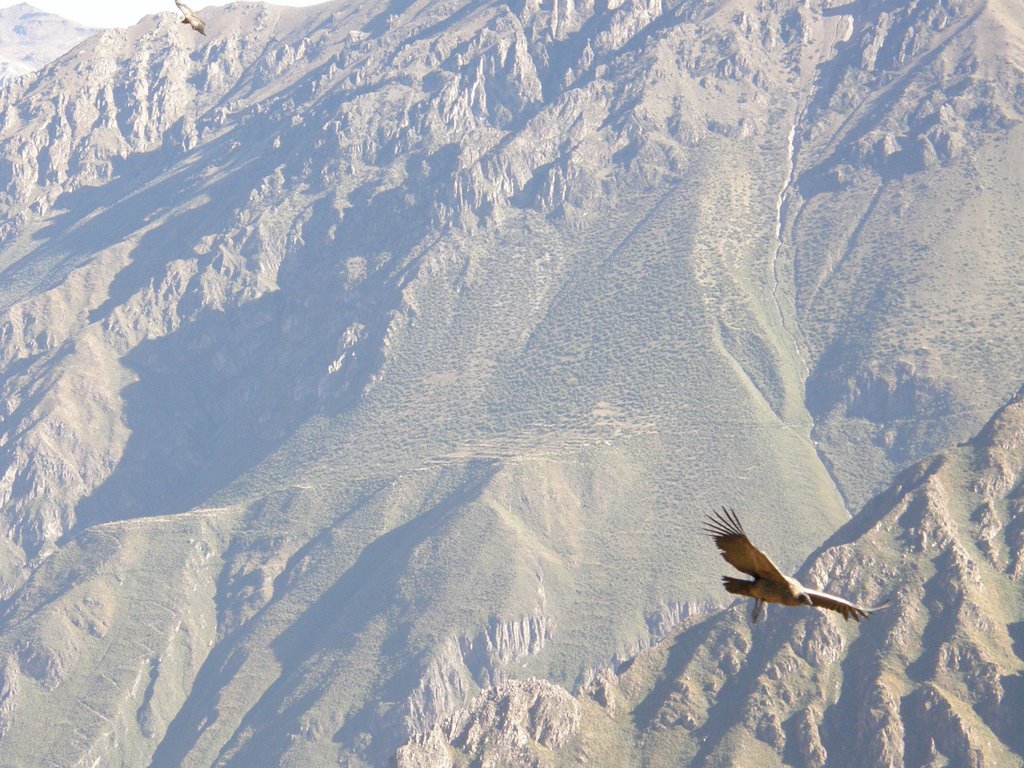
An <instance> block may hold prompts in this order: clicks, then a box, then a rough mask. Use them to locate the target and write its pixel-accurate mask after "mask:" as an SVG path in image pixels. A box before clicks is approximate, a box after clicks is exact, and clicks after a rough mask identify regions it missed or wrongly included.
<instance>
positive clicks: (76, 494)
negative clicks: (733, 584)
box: [0, 0, 1022, 766]
mask: <svg viewBox="0 0 1024 768" xmlns="http://www.w3.org/2000/svg"><path fill="white" fill-rule="evenodd" d="M1019 15H1020V12H1019V9H1018V8H1017V7H1016V6H1012V5H1010V4H1004V3H1001V2H990V3H971V2H965V3H949V2H938V0H936V1H934V2H932V1H928V2H919V3H915V4H913V5H912V6H908V8H907V9H906V10H905V11H904V10H900V9H895V10H894V9H892V8H889V7H888V6H887V5H885V4H882V3H866V4H861V5H857V6H838V7H832V6H829V5H826V4H811V5H807V4H803V3H796V2H781V1H780V2H772V3H757V4H755V3H751V2H746V1H745V0H723V2H716V3H712V4H707V3H695V2H670V1H667V0H622V1H621V2H610V1H609V2H587V1H585V0H582V1H581V2H575V3H562V2H558V3H555V4H554V5H553V6H550V7H549V5H548V4H543V3H539V2H534V1H533V0H527V2H522V3H501V2H482V3H465V2H455V1H454V0H453V1H452V2H443V3H440V2H427V1H426V0H424V1H423V2H409V3H404V4H392V6H389V8H388V9H387V10H386V11H381V10H380V9H379V8H374V7H368V6H366V4H359V3H354V2H348V0H338V1H337V2H333V3H328V4H325V5H323V6H318V7H316V8H312V9H286V8H277V7H274V6H265V5H263V4H256V3H237V4H233V5H231V6H228V7H225V8H217V9H210V10H209V12H208V13H207V18H206V21H207V24H208V31H209V32H210V34H209V36H208V37H207V38H202V37H200V36H198V35H195V34H193V33H191V30H188V29H187V28H182V25H180V24H179V23H178V22H177V20H176V19H175V17H174V14H170V13H167V14H160V15H157V16H152V17H148V18H146V19H144V20H143V21H142V22H140V24H138V25H136V26H135V27H132V28H129V29H126V30H108V31H106V32H103V33H101V34H99V35H97V36H94V37H93V38H91V39H90V40H88V41H86V42H85V43H84V44H83V45H82V46H80V47H79V49H77V50H76V51H75V52H73V53H72V54H71V55H69V56H68V57H65V58H64V59H62V60H61V61H60V62H58V63H57V64H55V65H53V66H52V67H50V68H47V69H46V70H45V71H44V72H41V73H39V74H36V75H30V76H28V77H25V78H22V79H19V80H17V81H14V82H12V83H9V84H7V85H5V86H3V90H2V92H0V208H2V216H0V232H2V234H3V246H2V249H0V373H2V378H0V395H2V397H0V419H2V423H0V600H2V602H0V670H2V671H0V727H2V729H3V731H4V740H5V750H4V752H5V755H4V756H2V757H0V761H2V760H10V761H13V762H14V764H18V763H19V762H21V763H25V762H26V761H30V760H49V761H50V762H55V763H57V764H74V763H76V762H79V761H82V762H85V763H94V762H97V761H99V762H103V763H105V764H110V765H117V764H121V765H135V764H139V763H146V764H152V765H157V766H160V765H167V766H179V765H212V764H219V765H251V764H253V762H254V761H255V760H257V758H258V759H259V760H274V761H277V762H279V763H281V764H306V765H308V764H319V763H325V762H341V763H347V764H350V765H354V766H358V765H380V764H383V762H384V761H386V760H389V759H391V758H392V757H393V756H394V755H395V750H396V749H398V748H399V747H401V746H402V745H403V744H411V745H412V746H411V747H410V750H407V751H406V752H407V753H408V754H407V757H408V759H410V760H412V759H419V758H418V757H416V755H415V753H416V747H417V746H425V747H426V748H427V749H428V753H431V754H433V753H436V754H438V755H439V754H441V751H439V750H438V747H439V745H440V744H441V741H443V742H444V743H445V744H450V743H455V744H456V745H457V747H458V748H459V750H461V751H462V752H463V758H464V759H465V760H470V759H483V758H484V756H485V753H486V751H487V747H486V744H485V741H484V740H483V737H484V735H486V733H487V732H488V731H489V730H490V729H493V728H498V729H499V730H500V729H505V730H503V731H502V733H504V734H505V735H506V736H507V739H505V741H504V742H503V744H504V747H503V748H507V750H513V751H514V753H515V754H516V755H519V757H523V756H524V755H528V756H529V759H531V760H532V759H537V760H540V761H543V760H546V759H547V756H549V754H550V755H555V756H557V757H555V758H553V759H562V758H563V757H565V756H566V755H567V754H568V753H567V752H566V751H565V750H566V749H570V750H572V749H575V748H578V749H580V750H581V751H580V754H584V753H585V751H586V750H583V749H582V747H581V739H583V736H582V735H580V734H586V733H589V731H587V727H588V725H587V723H588V722H590V721H589V720H588V717H589V716H590V715H592V714H593V713H592V712H590V710H589V709H588V708H592V705H591V704H590V703H588V702H587V700H586V699H573V698H572V697H571V696H569V695H568V694H564V695H563V693H560V692H559V690H557V688H560V689H562V690H563V691H568V690H574V689H575V688H576V687H578V686H583V685H589V684H590V683H592V682H593V683H594V684H595V685H597V684H601V685H603V683H601V682H600V680H603V679H604V678H603V677H602V678H600V680H597V681H594V680H592V679H591V675H592V673H591V672H590V670H593V669H595V668H601V667H603V666H605V665H607V664H608V662H609V659H614V660H615V663H616V664H618V663H619V662H622V661H624V660H626V659H629V658H633V657H634V656H636V654H637V652H638V651H639V650H640V649H642V648H644V647H646V646H648V645H650V644H651V643H652V642H653V641H655V640H657V639H659V638H662V637H665V636H666V635H667V634H670V633H672V632H673V631H674V628H675V627H676V626H677V625H678V624H679V623H680V622H682V623H684V624H686V623H687V622H691V623H692V622H695V621H696V620H695V619H694V618H693V617H692V615H691V614H690V613H689V611H690V609H684V608H683V607H681V606H691V607H697V608H698V609H699V607H700V606H702V605H707V601H708V600H712V601H714V600H716V599H721V596H720V594H719V586H718V583H717V573H718V570H717V568H718V567H719V566H720V564H719V563H718V562H717V558H716V556H715V555H714V553H713V552H709V551H708V548H707V547H706V542H704V541H702V540H701V539H700V538H699V537H698V536H695V535H694V530H695V529H696V527H697V519H698V518H699V516H700V513H701V511H702V510H703V509H707V508H710V507H712V506H715V505H717V504H719V503H721V501H722V499H728V501H729V503H730V504H733V505H735V506H736V507H737V508H739V509H744V510H749V512H748V513H746V514H745V516H744V519H745V520H750V521H751V527H753V526H754V525H756V524H763V523H764V522H765V521H767V520H770V519H773V518H770V517H769V516H770V514H772V512H771V511H772V510H777V509H786V510H788V512H789V514H790V515H791V519H792V521H793V524H794V525H799V526H800V527H801V530H802V531H803V534H804V535H803V536H801V537H800V538H799V540H795V539H793V538H792V537H790V536H788V535H786V533H785V531H783V530H780V529H778V528H777V527H774V526H765V527H763V528H761V531H762V533H763V535H764V537H765V541H764V544H765V546H766V548H767V549H769V550H770V551H772V552H773V554H774V555H775V556H776V557H777V559H778V560H779V561H780V564H781V565H783V566H784V567H786V568H792V569H795V568H796V567H797V565H798V564H799V563H800V562H801V561H803V559H804V558H805V556H806V554H807V551H806V548H807V547H810V546H812V545H813V542H818V541H823V540H825V539H826V538H827V537H828V536H829V535H831V534H832V533H833V532H834V531H835V530H836V529H837V528H838V527H839V526H840V525H842V524H843V523H844V522H845V521H846V520H847V519H848V514H847V512H848V510H855V509H857V508H859V506H860V504H859V501H860V500H863V499H865V498H867V497H868V496H869V495H870V494H871V493H873V492H874V491H876V490H878V489H879V488H880V487H883V486H884V485H885V484H886V483H888V482H889V481H890V479H891V477H892V476H893V473H894V471H895V469H896V468H897V467H901V466H903V465H904V464H905V463H907V462H911V463H913V462H914V461H918V460H920V459H921V458H922V457H923V456H927V455H929V454H930V453H931V452H932V451H934V450H937V449H941V448H945V447H947V446H948V445H949V444H951V443H952V442H956V441H957V440H962V439H965V438H966V437H967V436H968V435H970V434H971V433H972V432H976V431H977V429H978V428H979V427H981V426H982V424H983V423H984V421H985V419H987V418H988V416H989V415H990V414H991V413H992V411H993V410H994V409H995V407H996V404H997V403H998V402H1002V401H1005V400H1006V398H1007V397H1009V395H1010V394H1011V393H1012V391H1014V390H1015V389H1016V388H1017V387H1018V386H1019V381H1020V379H1021V376H1020V371H1021V362H1022V361H1021V359H1020V350H1019V346H1018V345H1016V344H1015V343H1014V342H1015V339H1016V328H1018V327H1019V323H1017V322H1016V319H1017V318H1018V316H1019V313H1020V311H1021V310H1020V307H1019V306H1017V305H1018V304H1019V302H1018V301H1017V297H1018V296H1019V287H1020V286H1019V280H1020V276H1019V274H1018V273H1019V270H1016V269H1015V262H1014V260H1013V258H1012V257H1010V256H1008V254H1013V253H1015V252H1016V250H1015V248H1016V244H1019V242H1020V234H1021V233H1020V231H1019V222H1016V221H1015V219H1016V213H1015V211H1016V206H1015V201H1019V199H1020V190H1021V187H1020V186H1019V184H1018V174H1019V173H1021V169H1020V168H1019V164H1015V163H1013V162H1011V161H1010V159H1011V158H1013V157H1014V156H1015V154H1014V153H1015V152H1016V150H1017V148H1019V146H1020V140H1021V138H1022V134H1021V132H1020V128H1019V121H1020V115H1021V114H1022V110H1021V108H1020V104H1019V103H1018V102H1019V93H1020V92H1021V91H1020V89H1019V84H1020V82H1019V81H1020V71H1021V70H1020V67H1019V66H1018V64H1019V60H1020V57H1019V53H1020V51H1019V48H1018V47H1017V45H1016V42H1015V41H1016V40H1017V37H1016V31H1017V30H1019V29H1020V28H1021V25H1020V23H1019V18H1018V17H1019ZM996 33H997V35H998V39H999V40H1002V41H1003V42H1004V43H1005V44H1002V45H990V44H989V42H988V41H989V40H991V39H992V38H991V37H990V35H991V34H996ZM935 201H939V202H935ZM954 203H955V204H954ZM943 207H946V208H949V211H944V210H942V209H943ZM982 212H984V215H982ZM940 214H941V215H940ZM979 222H981V223H979ZM966 255H970V257H971V258H977V259H981V260H982V261H983V263H984V265H985V268H984V270H978V269H977V268H976V266H972V265H971V264H968V261H969V260H968V259H967V257H966ZM977 272H985V273H986V274H988V275H992V276H993V279H991V280H982V279H980V278H979V276H978V274H976V273H977ZM886 276H889V277H891V278H892V279H891V280H886V279H883V278H884V277H886ZM965 335H966V341H965ZM1008 477H1009V476H1008ZM1006 482H1010V480H1007V481H1006ZM993 530H996V529H993ZM993 542H994V543H993V545H992V546H993V547H996V548H997V550H998V546H999V543H998V541H997V540H996V539H994V540H993ZM997 550H993V551H997ZM998 551H999V552H1001V551H1002V550H998ZM168 584H174V585H176V589H175V590H174V592H173V594H169V593H168V589H167V585H168ZM850 586H852V585H850ZM666 606H670V607H668V608H667V607H666ZM717 621H719V620H711V619H708V620H706V621H704V622H703V623H700V626H702V627H707V626H711V624H709V622H717ZM715 626H717V624H715ZM872 626H874V624H872ZM822 631H823V632H824V631H825V630H822ZM723 632H724V630H723ZM729 637H730V638H733V635H729ZM736 638H738V639H736ZM733 639H735V643H736V644H737V645H736V649H739V648H740V646H741V645H742V646H743V649H744V650H745V649H746V648H747V647H748V646H749V643H750V640H749V639H745V637H744V635H743V632H742V631H741V630H740V629H736V634H735V638H733ZM728 642H732V640H729V641H728ZM663 645H664V644H663ZM658 647H663V646H658ZM670 647H675V646H673V645H671V644H670ZM729 647H731V646H729ZM730 654H731V655H730V658H731V659H732V661H730V662H728V663H729V664H733V663H735V665H737V667H736V668H737V669H739V668H740V665H741V655H742V654H741V653H740V651H739V650H737V651H736V652H735V653H733V652H732V651H730ZM993 658H995V657H993ZM1006 658H1008V657H1006ZM1004 661H1006V659H1005V658H1004V657H1002V656H1000V657H998V663H999V664H1003V662H1004ZM695 663H696V662H695ZM702 663H703V662H702ZM993 663H996V662H995V661H993ZM708 664H711V662H710V661H709V662H708ZM634 666H635V665H634ZM698 666H699V665H698ZM714 669H715V668H714V667H708V669H707V670H705V671H704V672H701V674H702V675H706V676H707V677H708V679H709V680H711V679H714V680H718V677H717V675H719V673H718V672H715V671H714ZM999 669H1000V670H1001V672H1000V674H1003V673H1004V672H1006V670H1008V669H1009V667H1008V666H1006V665H1005V664H1003V667H999ZM1007 674H1008V673H1007ZM609 679H610V678H609ZM709 684H710V683H709ZM718 684H721V681H720V680H719V681H718ZM615 685H619V683H615ZM602 690H605V693H599V694H597V695H598V698H602V697H603V698H604V699H605V700H606V701H608V702H613V701H618V700H620V699H622V696H620V695H619V693H617V692H616V689H615V687H614V685H612V684H611V683H609V685H606V686H604V688H603V689H602ZM686 695H691V694H689V693H687V694H686ZM692 695H693V696H697V697H698V698H700V697H701V696H703V694H699V692H697V693H693V694H692ZM616 697H619V698H616ZM627 698H628V696H627ZM652 701H653V700H652ZM573 702H575V703H573ZM819 703H820V702H819ZM520 704H522V706H520ZM563 705H565V706H563ZM595 706H600V705H595ZM652 706H653V704H652ZM673 706H675V705H673ZM702 706H703V704H700V705H697V704H695V705H694V707H693V708H692V711H690V710H687V713H686V716H685V717H683V720H686V721H687V722H688V721H689V719H692V720H693V722H695V723H696V722H702V721H701V720H700V718H701V717H704V715H703V714H702V711H703V710H702V709H701V707H702ZM766 706H767V705H766ZM908 706H909V705H908ZM670 709H671V707H670ZM820 709H821V711H822V712H824V711H826V709H827V708H826V707H825V706H824V705H823V704H822V705H821V706H820ZM512 710H514V717H512V718H511V719H508V718H506V719H505V720H504V721H502V719H501V717H502V713H503V712H506V711H509V712H511V711H512ZM577 710H578V714H579V718H578V719H577V717H576V715H575V714H573V713H574V712H576V711H577ZM765 712H768V710H767V709H766V710H765ZM784 714H786V713H784V712H780V711H772V712H771V713H770V715H771V716H769V715H768V714H766V715H765V716H766V718H767V720H766V722H768V725H767V726H765V727H766V728H767V729H768V731H771V727H770V726H771V723H772V722H774V720H772V717H774V718H775V719H778V720H779V722H780V723H783V724H786V723H790V720H789V719H787V718H786V717H783V715H784ZM688 718H689V719H688ZM612 719H613V720H614V718H612ZM670 719H671V718H670ZM717 719H720V718H717V717H716V720H717ZM577 722H578V723H579V727H578V729H577V726H576V725H575V724H576V723H577ZM601 722H603V723H605V724H608V725H609V730H608V732H607V733H608V735H607V737H605V738H603V739H602V740H599V741H597V742H595V746H593V748H592V749H593V751H594V753H595V754H597V753H599V752H600V750H601V749H605V748H608V749H612V748H613V747H614V749H623V748H625V747H623V746H622V745H623V744H626V743H629V739H632V738H633V736H632V734H631V732H630V731H629V728H626V727H625V726H624V725H623V724H622V723H621V722H618V721H615V722H610V721H607V720H604V721H601ZM993 722H994V721H993ZM613 726H614V727H613ZM780 727H781V726H780ZM786 727H789V726H788V725H787V726H786ZM808 727H809V726H808ZM53 729H60V731H61V732H63V733H74V734H76V736H75V738H74V739H72V740H56V739H54V738H52V734H53V732H54V731H53ZM768 731H766V733H767V732H768ZM783 731H785V728H783ZM819 731H820V732H821V733H825V732H824V731H822V730H821V728H820V727H819ZM545 734H547V735H545ZM573 734H577V735H575V736H574V735H573ZM620 736H621V737H622V739H623V740H622V741H621V742H620V741H617V739H618V737H620ZM677 737H678V738H677ZM538 738H542V741H541V742H540V743H541V744H542V745H543V744H545V743H547V744H548V746H557V745H558V744H562V745H563V747H562V748H561V749H555V750H551V749H549V748H548V746H542V747H540V748H535V746H536V745H535V744H534V742H536V741H537V739H538ZM821 739H822V744H824V745H825V746H824V747H823V749H833V751H834V747H832V746H830V745H829V738H828V737H827V736H826V735H822V736H821ZM439 740H440V741H439ZM667 741H669V742H672V743H679V744H684V745H685V744H689V742H687V741H686V738H684V737H681V736H680V735H679V734H676V733H675V732H673V735H672V736H671V738H669V739H667ZM613 742H615V743H614V744H613ZM615 744H617V746H616V745H615ZM772 744H774V742H772ZM573 745H575V746H573ZM685 748H687V749H688V748H690V747H685ZM773 748H774V746H773ZM587 749H591V747H589V746H588V747H587ZM716 749H717V748H716ZM445 750H448V747H445ZM523 750H525V752H524V751H523ZM431 751H432V752H431ZM404 754H405V753H404ZM496 754H497V753H496ZM502 754H504V753H502ZM509 754H511V752H510V753H509ZM609 754H611V753H609ZM887 754H888V753H887ZM448 755H449V757H451V759H453V760H456V761H457V760H459V759H463V758H460V757H459V753H458V752H451V751H449V752H448ZM471 756H472V757H471ZM516 759H519V758H516ZM523 759H526V758H523ZM566 759H569V758H566Z"/></svg>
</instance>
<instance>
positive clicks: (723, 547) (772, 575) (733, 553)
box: [704, 507, 889, 624]
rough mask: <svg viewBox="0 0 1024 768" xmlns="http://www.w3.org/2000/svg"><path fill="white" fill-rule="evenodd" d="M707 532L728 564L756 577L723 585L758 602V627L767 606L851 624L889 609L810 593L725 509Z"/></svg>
mask: <svg viewBox="0 0 1024 768" xmlns="http://www.w3.org/2000/svg"><path fill="white" fill-rule="evenodd" d="M704 530H705V532H706V533H707V534H708V535H709V536H710V537H711V538H713V539H714V540H715V544H716V545H717V546H718V549H719V551H720V552H721V553H722V557H724V558H725V562H727V563H729V565H731V566H733V567H734V568H736V569H737V570H740V571H743V573H746V574H748V575H750V576H753V577H754V580H753V581H747V580H746V579H735V578H733V577H732V576H723V577H722V583H723V584H724V585H725V589H726V591H727V592H730V593H732V594H734V595H746V596H747V597H752V598H754V610H753V612H752V613H751V619H753V621H754V623H755V624H756V623H757V620H758V618H759V617H760V614H761V609H762V607H763V606H764V604H765V603H781V604H782V605H810V606H814V607H815V608H828V609H829V610H830V611H836V612H837V613H841V614H842V615H843V618H844V619H845V620H847V621H849V620H850V618H851V617H852V618H854V619H856V620H857V621H860V620H861V619H862V618H867V617H868V615H869V614H872V613H874V612H875V611H878V610H881V609H882V608H885V607H886V606H888V605H889V604H888V603H882V604H881V605H876V606H875V607H874V608H864V607H863V606H860V605H855V604H853V603H851V602H850V601H849V600H844V599H843V598H841V597H836V596H835V595H830V594H828V593H827V592H818V591H817V590H814V589H808V588H807V587H805V586H803V585H802V584H801V583H800V582H799V581H797V580H796V579H794V578H791V577H789V576H786V575H785V574H783V573H782V572H781V571H780V570H779V569H778V566H776V565H775V563H773V562H772V561H771V558H769V557H768V555H766V554H765V553H764V552H762V551H761V550H759V549H758V548H757V547H755V546H754V545H753V544H751V543H750V539H748V538H747V534H746V532H744V530H743V526H742V525H740V521H739V518H738V517H736V513H735V512H733V511H732V510H731V509H726V508H725V507H722V512H721V514H719V513H717V512H715V513H714V514H713V515H707V516H706V519H705V522H704Z"/></svg>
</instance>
